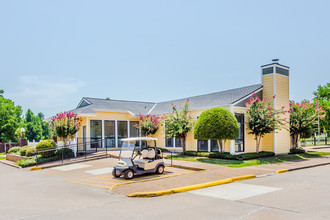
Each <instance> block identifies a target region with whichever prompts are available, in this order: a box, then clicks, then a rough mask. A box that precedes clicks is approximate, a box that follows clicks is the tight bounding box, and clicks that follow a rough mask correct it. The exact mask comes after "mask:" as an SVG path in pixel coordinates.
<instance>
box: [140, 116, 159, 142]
mask: <svg viewBox="0 0 330 220" xmlns="http://www.w3.org/2000/svg"><path fill="white" fill-rule="evenodd" d="M136 119H137V120H138V122H139V124H137V125H136V128H138V129H139V130H140V131H141V133H142V135H144V136H146V137H148V136H151V135H153V134H155V133H156V132H157V130H158V129H159V127H160V126H161V120H162V119H164V118H163V117H159V116H156V115H150V114H147V115H142V114H140V115H139V116H138V117H137V118H136Z"/></svg>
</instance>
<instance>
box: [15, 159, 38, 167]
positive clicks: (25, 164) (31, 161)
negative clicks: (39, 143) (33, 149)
mask: <svg viewBox="0 0 330 220" xmlns="http://www.w3.org/2000/svg"><path fill="white" fill-rule="evenodd" d="M15 164H16V165H18V166H20V167H29V166H34V165H36V160H35V159H34V158H32V159H20V160H19V161H17V162H16V163H15Z"/></svg>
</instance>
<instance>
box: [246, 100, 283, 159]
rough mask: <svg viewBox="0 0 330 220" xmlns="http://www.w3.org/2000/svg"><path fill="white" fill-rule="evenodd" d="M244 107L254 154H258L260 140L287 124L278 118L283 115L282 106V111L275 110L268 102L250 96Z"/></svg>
mask: <svg viewBox="0 0 330 220" xmlns="http://www.w3.org/2000/svg"><path fill="white" fill-rule="evenodd" d="M273 98H275V96H274V97H273ZM245 105H246V107H247V108H248V111H247V127H248V128H249V130H250V134H253V135H254V136H255V140H256V152H257V153H259V149H260V141H261V138H262V137H263V136H264V135H266V134H269V133H272V132H274V130H275V129H281V128H283V126H284V125H285V124H286V123H287V122H286V121H285V119H282V118H281V117H280V115H281V114H285V111H284V110H283V109H284V106H283V107H282V109H278V110H275V109H273V108H272V105H271V103H270V102H269V101H268V100H265V99H263V100H260V98H259V97H258V96H257V97H256V98H254V97H252V96H251V98H250V100H249V101H248V102H246V104H245Z"/></svg>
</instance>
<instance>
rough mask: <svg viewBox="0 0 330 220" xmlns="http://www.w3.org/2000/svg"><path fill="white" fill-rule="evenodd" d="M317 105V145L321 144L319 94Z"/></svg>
mask: <svg viewBox="0 0 330 220" xmlns="http://www.w3.org/2000/svg"><path fill="white" fill-rule="evenodd" d="M316 107H317V133H318V137H317V145H320V117H319V96H318V95H317V102H316Z"/></svg>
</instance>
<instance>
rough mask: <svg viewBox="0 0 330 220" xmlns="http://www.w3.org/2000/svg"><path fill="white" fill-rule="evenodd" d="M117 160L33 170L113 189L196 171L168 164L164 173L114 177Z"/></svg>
mask: <svg viewBox="0 0 330 220" xmlns="http://www.w3.org/2000/svg"><path fill="white" fill-rule="evenodd" d="M117 161H118V159H114V158H106V159H100V160H93V161H87V162H83V163H74V164H69V165H63V166H58V167H53V168H49V169H44V170H40V171H33V172H39V173H40V174H43V175H46V176H57V178H59V179H63V180H65V181H67V182H70V183H73V184H81V185H87V186H90V187H97V188H104V189H107V190H112V189H114V187H116V186H118V185H124V184H133V183H137V182H144V181H152V180H157V179H162V178H169V177H173V176H178V175H184V174H189V173H192V172H194V171H191V170H187V169H181V168H174V167H169V166H166V168H165V172H164V173H163V174H146V175H141V176H135V177H134V178H133V179H131V180H126V179H124V178H123V177H120V178H114V177H113V176H112V170H113V166H114V165H115V164H116V163H117Z"/></svg>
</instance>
